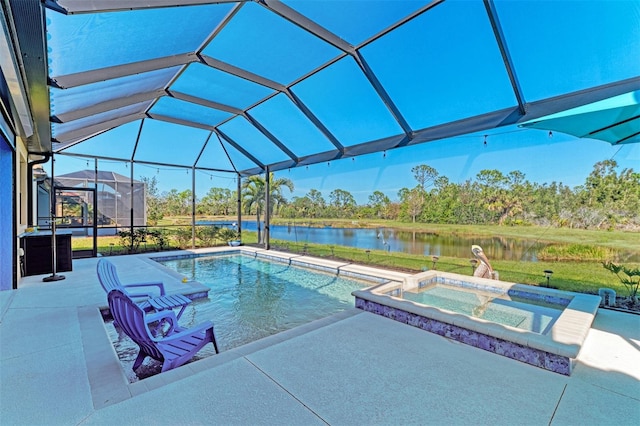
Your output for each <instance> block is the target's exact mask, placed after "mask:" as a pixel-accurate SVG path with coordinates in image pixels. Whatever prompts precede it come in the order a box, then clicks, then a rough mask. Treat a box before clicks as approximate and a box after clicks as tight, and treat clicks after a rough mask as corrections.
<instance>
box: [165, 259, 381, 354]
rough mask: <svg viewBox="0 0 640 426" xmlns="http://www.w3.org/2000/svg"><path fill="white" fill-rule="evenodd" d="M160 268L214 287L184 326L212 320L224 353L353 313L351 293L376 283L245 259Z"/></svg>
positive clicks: (168, 263) (169, 263) (197, 261)
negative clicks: (348, 310) (289, 330)
mask: <svg viewBox="0 0 640 426" xmlns="http://www.w3.org/2000/svg"><path fill="white" fill-rule="evenodd" d="M161 263H162V264H163V265H164V266H166V267H168V268H171V269H173V270H175V271H177V272H178V273H180V274H182V275H184V276H186V277H188V278H189V279H191V280H195V281H198V282H200V283H202V284H204V285H206V286H208V287H210V288H211V291H210V292H209V298H208V299H204V300H200V301H195V302H194V303H193V304H192V306H191V309H190V310H188V311H185V314H184V315H183V317H182V318H183V319H182V320H181V324H183V323H184V324H183V326H188V325H192V324H197V323H199V322H201V321H204V320H212V321H213V322H214V324H215V333H216V338H217V340H218V345H220V349H221V350H228V349H231V348H235V347H237V346H240V345H243V344H246V343H249V342H252V341H255V340H258V339H260V338H263V337H266V336H270V335H272V334H276V333H279V332H281V331H284V330H288V329H291V328H294V327H297V326H299V325H302V324H306V323H309V322H311V321H314V320H316V319H320V318H324V317H327V316H330V315H333V314H335V313H338V312H341V311H343V310H345V309H347V308H352V307H353V306H354V298H353V296H352V295H351V292H352V291H354V290H357V289H361V288H363V287H368V286H371V285H373V284H375V283H373V282H367V281H363V280H356V279H350V278H344V277H341V276H338V275H336V274H335V272H334V273H327V272H322V271H318V270H311V269H308V268H303V267H299V266H295V265H291V264H289V263H284V262H273V261H268V260H265V259H260V258H257V257H253V256H248V255H242V254H232V255H213V256H207V257H195V258H189V259H177V260H170V261H163V262H161ZM187 321H188V322H187Z"/></svg>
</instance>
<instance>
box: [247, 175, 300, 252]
mask: <svg viewBox="0 0 640 426" xmlns="http://www.w3.org/2000/svg"><path fill="white" fill-rule="evenodd" d="M265 186H266V181H265V179H264V178H263V177H262V176H259V175H254V176H249V178H247V180H245V181H244V182H243V184H242V206H243V210H244V211H245V213H251V211H252V210H255V212H256V225H257V229H258V244H260V243H262V234H261V228H260V215H261V214H262V211H263V210H264V202H265ZM283 187H286V188H289V191H293V182H292V181H291V179H287V178H279V179H275V178H274V175H273V173H269V188H270V190H271V191H270V192H271V212H269V213H273V212H274V211H278V208H279V206H280V205H281V204H285V203H286V202H287V200H286V198H284V195H283V194H282V190H283V189H282V188H283Z"/></svg>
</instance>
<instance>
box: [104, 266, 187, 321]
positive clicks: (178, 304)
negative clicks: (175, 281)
mask: <svg viewBox="0 0 640 426" xmlns="http://www.w3.org/2000/svg"><path fill="white" fill-rule="evenodd" d="M96 270H97V273H98V281H100V285H102V288H103V289H104V291H105V292H106V293H107V294H109V292H110V291H111V290H116V289H117V290H120V291H122V292H123V293H125V294H127V295H128V296H129V297H131V298H132V299H134V300H135V302H136V303H137V304H138V306H140V308H142V309H143V310H144V311H145V312H151V311H153V310H157V311H162V310H165V309H174V308H180V312H178V319H180V317H181V316H182V313H183V312H184V309H185V308H186V307H187V305H189V304H190V303H191V299H189V298H188V297H186V296H183V295H181V294H170V295H167V294H165V290H164V284H163V283H162V282H159V281H154V282H147V283H135V284H127V285H124V284H122V283H121V282H120V279H119V278H118V271H117V270H116V266H115V265H114V264H113V263H111V262H110V261H108V260H107V259H100V260H99V261H98V266H97V267H96ZM154 287H155V288H156V292H155V293H156V294H157V293H158V292H159V293H160V294H159V295H158V296H155V295H154V292H151V291H150V289H153V288H154ZM129 289H143V290H144V292H138V293H131V292H129ZM148 289H149V290H148Z"/></svg>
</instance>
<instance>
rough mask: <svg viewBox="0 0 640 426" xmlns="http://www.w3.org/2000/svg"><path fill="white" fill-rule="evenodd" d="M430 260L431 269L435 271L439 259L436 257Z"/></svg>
mask: <svg viewBox="0 0 640 426" xmlns="http://www.w3.org/2000/svg"><path fill="white" fill-rule="evenodd" d="M432 259H433V269H434V270H435V269H436V263H438V259H440V258H439V257H438V256H433V257H432Z"/></svg>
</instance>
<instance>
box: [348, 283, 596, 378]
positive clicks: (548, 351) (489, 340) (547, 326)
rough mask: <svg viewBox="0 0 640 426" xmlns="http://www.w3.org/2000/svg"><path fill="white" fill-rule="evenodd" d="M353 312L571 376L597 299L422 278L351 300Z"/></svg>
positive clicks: (381, 287) (374, 289)
mask: <svg viewBox="0 0 640 426" xmlns="http://www.w3.org/2000/svg"><path fill="white" fill-rule="evenodd" d="M352 294H353V295H354V296H355V298H356V307H357V308H360V309H363V310H365V311H369V312H372V313H375V314H378V315H382V316H385V317H387V318H391V319H394V320H396V321H400V322H402V323H405V324H409V325H412V326H415V327H418V328H421V329H423V330H426V331H430V332H432V333H436V334H439V335H441V336H444V337H447V338H450V339H454V340H457V341H459V342H462V343H465V344H468V345H471V346H475V347H477V348H481V349H484V350H487V351H490V352H494V353H496V354H499V355H503V356H506V357H509V358H513V359H516V360H518V361H522V362H526V363H528V364H531V365H535V366H536V367H540V368H544V369H546V370H550V371H553V372H556V373H560V374H564V375H570V374H571V370H572V368H573V363H574V360H575V358H576V357H577V356H578V353H579V352H580V348H581V347H582V343H583V342H584V339H585V338H586V337H587V333H588V332H589V329H590V328H591V324H592V322H593V319H594V318H595V314H596V312H597V310H598V306H599V304H600V297H598V296H592V295H587V294H581V293H573V292H567V291H560V290H554V289H549V288H541V287H534V286H528V285H524V284H515V283H508V282H503V281H497V280H490V279H484V278H476V277H468V276H463V275H457V274H451V273H446V272H439V271H427V272H423V273H420V274H417V275H413V276H410V277H408V278H405V280H404V282H403V283H400V282H388V283H385V284H381V285H378V286H375V287H370V288H368V289H364V290H357V291H354V292H353V293H352Z"/></svg>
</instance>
